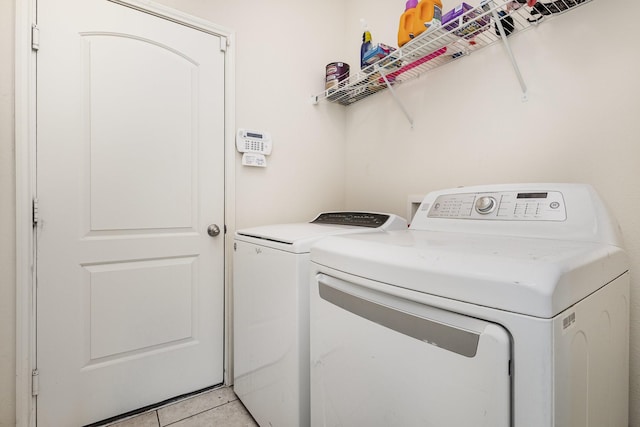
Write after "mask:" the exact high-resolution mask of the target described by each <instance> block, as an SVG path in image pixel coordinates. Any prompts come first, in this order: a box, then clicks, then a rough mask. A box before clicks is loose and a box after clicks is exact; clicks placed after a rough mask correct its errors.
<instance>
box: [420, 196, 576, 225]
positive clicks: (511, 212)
mask: <svg viewBox="0 0 640 427" xmlns="http://www.w3.org/2000/svg"><path fill="white" fill-rule="evenodd" d="M427 217H429V218H454V219H487V220H511V221H518V220H520V221H564V220H566V219H567V212H566V208H565V203H564V199H563V197H562V193H560V192H559V191H535V192H530V191H528V192H518V191H503V192H492V193H466V194H443V195H440V196H438V198H436V200H435V201H434V202H433V204H432V205H431V206H430V207H429V212H428V214H427Z"/></svg>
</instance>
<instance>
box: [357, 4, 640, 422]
mask: <svg viewBox="0 0 640 427" xmlns="http://www.w3.org/2000/svg"><path fill="white" fill-rule="evenodd" d="M454 5H455V2H454V1H451V0H447V1H444V8H445V9H447V8H452V7H453V6H454ZM349 10H350V11H351V12H350V19H348V21H347V23H348V24H347V28H348V30H347V34H348V38H347V42H348V43H350V44H351V51H352V52H353V55H352V57H351V59H349V60H350V61H352V62H355V61H356V60H357V49H358V45H359V39H358V36H359V33H360V30H359V28H358V27H359V26H358V18H360V17H362V16H364V17H365V18H366V19H367V21H368V23H369V28H370V29H371V31H372V32H373V38H374V41H377V42H385V41H387V42H391V43H394V40H395V31H396V22H395V21H394V20H390V19H389V18H388V17H389V16H399V14H400V13H401V12H402V11H403V9H402V4H401V3H398V2H386V1H382V0H373V3H372V0H366V1H365V0H352V1H350V2H349ZM638 15H640V4H639V3H638V2H628V1H625V0H609V1H601V0H600V1H594V2H592V3H589V4H586V5H584V6H581V7H580V8H579V9H578V10H574V11H572V12H570V13H568V14H566V15H564V16H559V17H557V18H556V19H553V20H549V22H545V23H543V24H541V25H540V26H539V27H538V28H534V29H531V30H529V31H527V32H525V33H523V34H520V35H518V36H514V37H511V38H510V40H511V42H512V45H513V50H514V54H515V56H516V58H517V60H518V64H519V65H520V68H521V70H522V74H523V75H524V78H525V80H526V83H527V85H528V86H529V94H528V95H529V100H528V101H527V102H522V101H521V95H520V88H519V85H518V82H517V80H516V77H515V75H514V73H513V71H512V68H511V66H510V64H509V63H508V62H507V60H506V56H505V54H504V51H503V48H502V46H499V45H498V46H495V47H490V48H486V49H484V50H482V51H479V52H476V53H473V54H472V55H471V56H469V57H466V58H462V59H460V60H459V61H456V62H453V63H451V64H448V65H446V66H444V67H442V68H440V69H438V70H436V71H434V72H432V73H430V74H428V75H425V76H422V77H421V78H420V79H418V80H416V81H413V82H411V83H408V84H406V85H404V86H401V87H398V88H397V93H398V95H399V97H400V98H401V99H402V100H403V102H405V104H406V108H407V110H408V111H409V112H410V113H411V114H412V115H413V116H414V120H415V127H414V129H411V128H410V126H409V125H408V122H407V121H406V119H405V118H404V116H403V115H402V113H401V111H400V110H399V109H398V108H396V106H395V104H394V103H393V100H392V98H391V96H390V94H388V93H380V94H376V95H375V96H373V97H370V98H368V99H367V100H365V101H362V102H360V103H358V104H355V105H352V106H349V107H348V108H347V207H348V208H353V209H359V208H367V209H377V210H381V211H391V212H395V213H397V214H406V205H407V196H408V195H410V194H425V193H427V192H429V191H430V190H434V189H440V188H449V187H456V186H460V185H473V184H488V183H503V182H553V181H559V182H563V181H566V182H586V183H590V184H592V185H593V186H594V187H595V188H596V190H597V191H598V192H599V193H600V195H601V196H602V198H604V199H605V201H606V202H607V203H608V204H609V206H610V208H611V209H612V210H613V212H614V214H615V215H616V216H617V218H618V220H619V222H620V225H621V227H622V230H623V232H624V237H625V241H626V249H627V250H628V253H629V255H630V259H631V269H632V272H631V276H632V290H631V292H632V297H631V378H630V382H631V399H630V406H631V419H630V421H631V425H632V426H635V427H638V426H640V404H639V402H640V274H638V273H637V272H638V271H640V219H639V215H638V211H640V188H639V187H638V183H640V144H639V142H640V139H639V135H640V103H639V102H638V94H640V79H638V76H639V75H640V49H638V46H637V42H638V38H637V37H633V36H631V34H630V33H629V28H633V26H634V22H635V21H634V19H635V17H637V16H638ZM349 33H351V35H349ZM605 34H606V36H604V35H605ZM611 368H612V369H615V366H612V367H611Z"/></svg>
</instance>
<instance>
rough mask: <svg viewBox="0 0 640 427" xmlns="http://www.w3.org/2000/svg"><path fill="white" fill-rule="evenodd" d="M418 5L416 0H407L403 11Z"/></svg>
mask: <svg viewBox="0 0 640 427" xmlns="http://www.w3.org/2000/svg"><path fill="white" fill-rule="evenodd" d="M417 5H418V0H407V4H406V5H405V9H404V10H405V12H406V11H407V10H409V9H413V8H414V7H416V6H417Z"/></svg>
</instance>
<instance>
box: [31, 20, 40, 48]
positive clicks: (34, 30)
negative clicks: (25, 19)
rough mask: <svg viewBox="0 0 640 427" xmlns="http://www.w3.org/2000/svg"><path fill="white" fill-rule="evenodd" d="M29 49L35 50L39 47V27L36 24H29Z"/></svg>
mask: <svg viewBox="0 0 640 427" xmlns="http://www.w3.org/2000/svg"><path fill="white" fill-rule="evenodd" d="M31 49H32V50H35V51H36V52H37V51H38V50H39V49H40V29H39V28H38V26H37V25H36V24H33V25H32V26H31Z"/></svg>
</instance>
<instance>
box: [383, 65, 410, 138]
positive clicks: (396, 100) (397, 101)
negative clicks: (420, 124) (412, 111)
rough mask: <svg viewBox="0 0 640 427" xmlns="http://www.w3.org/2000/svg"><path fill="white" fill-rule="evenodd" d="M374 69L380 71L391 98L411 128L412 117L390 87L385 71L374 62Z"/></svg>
mask: <svg viewBox="0 0 640 427" xmlns="http://www.w3.org/2000/svg"><path fill="white" fill-rule="evenodd" d="M376 70H377V71H378V72H379V73H380V76H382V79H383V80H384V83H385V84H386V85H387V88H388V89H389V92H391V96H392V97H393V100H394V101H395V102H396V104H398V107H400V109H401V110H402V112H403V113H404V115H405V117H406V118H407V120H408V121H409V124H410V125H411V129H413V119H412V118H411V116H410V115H409V113H408V112H407V109H406V108H404V105H403V104H402V102H400V98H398V95H397V94H396V91H395V89H393V87H391V83H389V80H388V79H387V76H386V75H385V73H384V72H383V71H382V68H380V66H379V65H377V64H376Z"/></svg>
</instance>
